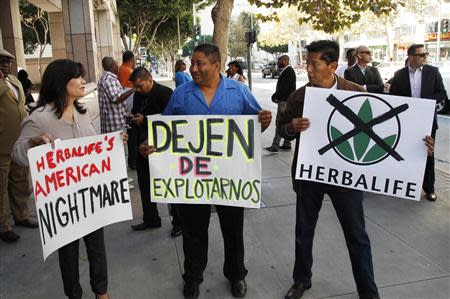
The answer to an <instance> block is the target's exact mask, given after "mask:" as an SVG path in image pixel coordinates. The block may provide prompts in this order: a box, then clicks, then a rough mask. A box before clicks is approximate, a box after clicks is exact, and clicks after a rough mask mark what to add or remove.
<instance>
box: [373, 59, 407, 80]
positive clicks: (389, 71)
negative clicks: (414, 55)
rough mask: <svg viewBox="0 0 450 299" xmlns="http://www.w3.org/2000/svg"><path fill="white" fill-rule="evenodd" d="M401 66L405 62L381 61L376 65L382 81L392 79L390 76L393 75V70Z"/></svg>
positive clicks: (403, 65)
mask: <svg viewBox="0 0 450 299" xmlns="http://www.w3.org/2000/svg"><path fill="white" fill-rule="evenodd" d="M403 67H405V64H403V63H401V62H382V63H380V64H378V65H377V69H378V71H379V72H380V75H381V79H383V82H386V81H388V80H390V79H392V77H394V74H395V72H396V71H398V70H399V69H401V68H403Z"/></svg>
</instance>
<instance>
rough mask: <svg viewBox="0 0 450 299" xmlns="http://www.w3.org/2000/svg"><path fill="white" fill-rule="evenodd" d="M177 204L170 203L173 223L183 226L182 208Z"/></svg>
mask: <svg viewBox="0 0 450 299" xmlns="http://www.w3.org/2000/svg"><path fill="white" fill-rule="evenodd" d="M178 206H179V205H177V204H170V205H169V209H170V214H171V215H172V225H173V226H181V217H180V209H179V207H178Z"/></svg>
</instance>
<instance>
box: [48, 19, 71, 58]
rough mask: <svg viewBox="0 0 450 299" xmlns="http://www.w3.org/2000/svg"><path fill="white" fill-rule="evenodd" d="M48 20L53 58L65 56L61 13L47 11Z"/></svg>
mask: <svg viewBox="0 0 450 299" xmlns="http://www.w3.org/2000/svg"><path fill="white" fill-rule="evenodd" d="M48 21H49V28H50V40H51V41H52V57H53V60H55V59H63V58H66V57H67V56H66V40H65V35H64V19H63V13H62V12H49V13H48Z"/></svg>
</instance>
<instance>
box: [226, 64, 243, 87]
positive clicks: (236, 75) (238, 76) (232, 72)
mask: <svg viewBox="0 0 450 299" xmlns="http://www.w3.org/2000/svg"><path fill="white" fill-rule="evenodd" d="M227 78H229V79H231V80H235V81H240V82H244V83H245V76H244V71H243V70H242V65H241V64H240V63H239V61H237V60H234V61H231V62H229V63H228V70H227Z"/></svg>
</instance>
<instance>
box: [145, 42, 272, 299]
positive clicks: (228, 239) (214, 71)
mask: <svg viewBox="0 0 450 299" xmlns="http://www.w3.org/2000/svg"><path fill="white" fill-rule="evenodd" d="M191 61H192V63H191V67H190V72H191V75H192V79H193V81H190V82H187V83H185V84H183V85H181V86H180V87H179V88H177V89H175V91H174V93H173V94H172V97H171V99H170V101H169V103H168V104H167V106H166V109H165V110H164V113H163V114H165V115H208V114H210V115H256V114H258V115H259V121H260V122H261V128H262V130H263V131H264V130H265V129H266V128H267V127H268V126H269V125H270V121H271V119H272V114H271V112H270V111H267V110H262V109H261V106H260V105H259V104H258V102H257V101H256V99H255V97H254V96H253V95H252V93H251V92H250V90H249V89H248V87H247V86H245V85H244V84H241V83H239V82H237V81H233V80H229V79H227V78H224V77H223V76H222V75H220V69H221V59H220V52H219V48H218V47H217V46H215V45H211V44H202V45H200V46H197V47H196V48H195V49H194V53H193V54H192V60H191ZM153 151H154V147H153V146H148V145H141V147H140V152H141V154H143V155H146V154H147V155H148V154H151V153H152V152H153ZM178 207H179V212H180V215H181V226H182V232H183V233H182V234H183V251H184V258H185V259H184V274H183V279H184V281H185V286H184V289H183V295H184V297H185V298H197V297H198V296H199V284H200V283H201V282H202V281H203V271H204V270H205V268H206V264H207V261H208V226H209V217H210V214H211V206H210V205H195V204H180V205H179V206H178ZM216 210H217V214H218V216H219V220H220V227H221V230H222V235H223V239H224V246H225V263H224V266H223V272H224V275H225V277H226V278H227V279H228V280H229V281H230V282H231V292H232V295H233V296H234V297H236V298H243V297H245V295H246V293H247V285H246V283H245V280H244V279H245V276H246V274H247V269H246V268H245V265H244V239H243V224H244V209H243V208H240V207H229V206H216Z"/></svg>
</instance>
